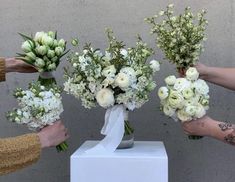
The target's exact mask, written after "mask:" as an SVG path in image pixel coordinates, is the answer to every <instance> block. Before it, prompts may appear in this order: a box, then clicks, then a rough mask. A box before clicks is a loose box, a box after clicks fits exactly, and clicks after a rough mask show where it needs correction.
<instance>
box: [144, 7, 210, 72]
mask: <svg viewBox="0 0 235 182" xmlns="http://www.w3.org/2000/svg"><path fill="white" fill-rule="evenodd" d="M173 9H174V5H173V4H170V5H168V6H167V8H166V10H164V11H163V10H162V11H160V12H159V14H158V15H154V16H153V17H150V18H146V19H145V21H146V22H147V23H149V24H150V25H151V26H152V28H151V33H152V34H155V35H156V43H157V46H158V47H159V48H160V49H161V50H162V51H163V52H164V54H165V58H166V59H168V60H169V61H170V62H171V63H174V64H176V66H177V69H178V70H185V69H188V68H189V67H190V66H193V65H195V63H196V61H198V59H199V56H200V54H201V52H202V51H203V44H202V42H203V41H205V40H206V37H205V30H206V25H207V24H208V22H207V20H206V19H205V14H206V11H205V10H202V11H201V12H199V13H197V15H194V14H193V13H192V12H191V9H190V7H186V8H185V10H184V13H182V14H180V15H178V16H177V15H174V11H173Z"/></svg>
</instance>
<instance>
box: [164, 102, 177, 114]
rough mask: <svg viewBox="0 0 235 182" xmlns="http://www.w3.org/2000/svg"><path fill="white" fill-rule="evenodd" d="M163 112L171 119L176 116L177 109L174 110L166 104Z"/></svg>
mask: <svg viewBox="0 0 235 182" xmlns="http://www.w3.org/2000/svg"><path fill="white" fill-rule="evenodd" d="M163 112H164V114H165V115H167V116H170V117H171V116H173V115H174V114H175V109H173V108H172V107H170V106H169V105H167V104H166V105H164V106H163Z"/></svg>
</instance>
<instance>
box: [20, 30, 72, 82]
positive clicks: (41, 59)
mask: <svg viewBox="0 0 235 182" xmlns="http://www.w3.org/2000/svg"><path fill="white" fill-rule="evenodd" d="M20 35H21V36H22V38H23V39H24V42H23V43H22V46H21V48H22V50H23V53H17V54H18V57H17V58H19V59H21V60H23V61H24V62H26V63H28V64H30V65H32V66H33V67H35V68H36V69H37V70H38V71H39V72H40V76H39V81H40V82H41V84H43V85H45V86H46V85H50V84H53V83H55V79H54V77H53V75H52V72H53V71H55V70H56V68H57V66H58V65H59V63H60V60H61V58H62V57H63V56H64V55H65V54H66V53H67V52H68V51H66V41H65V40H64V39H58V38H57V32H52V31H49V32H37V33H36V34H35V36H34V37H30V36H26V35H24V34H21V33H20Z"/></svg>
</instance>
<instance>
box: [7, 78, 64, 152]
mask: <svg viewBox="0 0 235 182" xmlns="http://www.w3.org/2000/svg"><path fill="white" fill-rule="evenodd" d="M60 94H61V88H59V87H57V86H56V85H54V86H53V87H51V88H50V89H48V88H46V87H44V86H42V85H41V84H40V83H39V82H35V83H31V84H30V85H29V89H28V90H22V89H21V88H18V89H16V90H15V92H14V96H15V98H16V99H17V101H18V105H19V108H17V109H14V110H13V111H10V112H8V113H7V118H8V120H9V121H12V122H15V123H17V124H23V125H26V126H27V127H28V128H29V129H30V130H33V131H38V130H40V129H42V128H43V127H45V126H48V125H52V124H53V123H54V122H55V121H57V120H59V119H60V114H61V113H62V112H63V105H62V101H61V100H62V98H61V95H60ZM67 147H68V146H67V144H66V142H64V143H62V144H60V145H58V146H57V147H56V148H57V150H58V151H64V150H66V149H67Z"/></svg>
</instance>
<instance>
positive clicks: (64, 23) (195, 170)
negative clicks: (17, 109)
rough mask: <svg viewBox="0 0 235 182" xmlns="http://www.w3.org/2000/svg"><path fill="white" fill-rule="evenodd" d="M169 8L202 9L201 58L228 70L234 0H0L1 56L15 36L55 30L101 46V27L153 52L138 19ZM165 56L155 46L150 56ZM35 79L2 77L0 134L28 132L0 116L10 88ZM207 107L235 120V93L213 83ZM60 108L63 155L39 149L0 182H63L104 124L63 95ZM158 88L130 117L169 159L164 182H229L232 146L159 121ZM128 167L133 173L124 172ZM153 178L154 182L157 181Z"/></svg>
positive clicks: (234, 44) (16, 44) (168, 69)
mask: <svg viewBox="0 0 235 182" xmlns="http://www.w3.org/2000/svg"><path fill="white" fill-rule="evenodd" d="M169 3H174V4H175V6H176V10H177V11H178V12H179V11H181V10H183V8H184V7H185V6H188V5H189V6H191V7H192V9H193V10H194V11H198V10H200V9H202V8H205V9H207V10H208V14H207V18H208V20H209V26H208V29H207V34H208V41H207V42H206V43H205V52H204V53H203V54H202V56H201V58H200V60H201V62H202V63H205V64H207V65H211V66H229V67H234V66H235V63H234V55H235V51H234V50H235V49H234V48H235V39H234V36H235V24H234V23H235V19H234V12H235V1H233V0H223V1H221V0H181V1H178V0H171V1H168V0H119V1H117V0H67V1H63V0H50V1H47V0H37V1H32V0H21V1H15V0H7V1H6V0H0V53H1V56H5V57H11V56H14V55H15V53H16V52H19V51H20V45H21V42H22V40H21V38H20V37H19V35H18V34H17V32H22V33H34V32H36V31H41V30H45V31H47V30H57V31H58V35H59V36H60V37H63V38H65V39H67V40H70V39H71V38H72V37H74V36H79V38H80V41H81V44H83V43H84V42H92V44H93V45H94V46H96V47H100V48H101V49H104V48H105V46H106V45H107V44H106V37H105V34H104V29H105V27H112V28H113V30H114V32H115V34H116V36H117V37H118V38H119V39H121V40H123V41H125V43H126V44H127V45H133V43H134V41H135V35H136V34H137V33H140V34H141V35H142V37H143V39H144V40H145V41H146V42H148V43H149V44H150V46H152V47H154V48H155V49H156V46H155V44H154V38H153V37H152V36H151V35H150V34H149V26H148V25H147V24H146V23H144V21H143V19H144V18H145V17H147V16H151V15H153V14H154V13H156V12H158V11H159V10H161V9H162V8H165V7H166V5H167V4H169ZM162 58H163V55H162V53H161V51H160V50H158V49H156V59H157V60H162ZM66 65H67V63H66V61H64V62H63V63H62V64H61V65H60V67H59V69H58V71H57V73H56V76H57V81H58V83H59V84H61V85H62V83H63V78H62V74H63V69H62V68H63V66H66ZM174 73H175V69H174V66H173V65H170V64H168V63H166V62H164V64H163V65H162V67H161V72H160V73H158V74H157V76H156V81H157V83H158V86H160V85H163V84H164V83H163V79H164V78H165V77H166V76H167V75H169V74H174ZM37 75H38V74H31V75H27V74H16V73H12V74H9V75H7V82H5V83H1V84H0V121H1V125H0V137H9V136H17V135H20V134H24V133H27V132H29V131H28V130H27V129H26V128H25V127H22V126H18V125H16V124H13V123H10V122H8V121H7V120H6V119H5V116H4V113H5V112H6V111H8V110H10V109H11V108H13V107H14V106H16V102H15V100H14V98H13V97H12V91H13V90H14V88H16V87H19V86H21V87H23V88H25V87H26V86H27V84H28V82H29V81H31V80H34V79H36V78H37ZM210 88H211V92H210V93H211V108H210V111H209V115H210V116H211V117H213V118H215V119H217V120H222V121H231V122H232V121H235V112H234V111H233V110H234V107H235V95H234V92H232V91H229V90H226V89H224V88H221V87H218V86H215V85H211V84H210ZM63 103H64V108H65V111H64V113H63V116H62V118H63V120H64V122H65V124H66V126H67V127H68V128H69V130H70V134H71V138H70V139H69V141H68V142H69V145H70V148H69V151H68V152H65V153H60V154H58V153H57V152H56V151H55V149H54V148H51V149H48V150H44V151H43V153H42V155H41V158H40V160H39V161H38V163H37V164H35V165H32V166H30V167H28V168H26V169H23V170H21V171H18V172H15V173H13V174H10V175H7V176H2V177H0V181H1V182H16V181H17V182H32V181H34V182H41V181H43V182H68V181H69V171H70V169H69V157H70V155H71V154H72V153H73V152H74V151H75V150H76V149H77V148H78V147H79V146H80V145H81V144H82V143H83V142H84V141H85V140H88V139H101V138H102V136H101V135H100V134H99V131H100V129H101V127H102V125H103V121H104V113H105V110H104V109H101V108H95V109H92V110H86V109H85V108H83V107H82V106H81V104H80V102H79V101H77V100H75V99H74V97H73V96H69V95H66V94H64V95H63ZM158 105H159V99H158V98H157V97H156V91H155V92H153V93H152V94H151V100H150V101H149V102H148V103H147V104H145V105H144V106H143V107H142V108H141V109H138V110H135V111H134V112H132V113H131V114H130V119H131V121H133V123H134V127H135V137H136V140H161V141H164V143H165V146H166V149H167V153H168V156H169V181H170V182H208V181H212V182H234V181H235V173H234V163H235V157H234V151H235V149H234V147H233V146H229V145H227V144H224V143H222V142H219V141H216V140H214V139H211V138H206V137H205V138H204V139H202V140H200V141H189V140H188V139H187V137H186V136H185V135H184V134H183V132H182V129H181V127H180V124H179V123H175V122H173V121H172V120H171V119H168V118H167V117H165V116H163V114H162V113H161V112H160V111H159V109H158ZM130 170H131V169H130ZM156 181H157V179H156Z"/></svg>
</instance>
